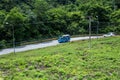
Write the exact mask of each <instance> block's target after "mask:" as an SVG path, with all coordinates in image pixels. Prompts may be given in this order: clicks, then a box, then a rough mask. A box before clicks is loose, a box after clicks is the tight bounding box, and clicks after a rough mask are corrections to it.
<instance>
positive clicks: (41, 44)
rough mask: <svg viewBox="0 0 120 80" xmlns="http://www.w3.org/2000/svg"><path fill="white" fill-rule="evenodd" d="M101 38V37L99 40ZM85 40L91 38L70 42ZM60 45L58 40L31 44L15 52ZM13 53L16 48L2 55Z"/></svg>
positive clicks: (18, 48)
mask: <svg viewBox="0 0 120 80" xmlns="http://www.w3.org/2000/svg"><path fill="white" fill-rule="evenodd" d="M100 37H101V36H99V38H100ZM91 38H97V36H92V37H91ZM85 39H89V37H88V36H87V37H75V38H71V40H70V41H77V40H85ZM58 44H60V43H58V41H57V40H53V41H49V42H43V43H37V44H29V45H25V46H19V47H16V48H15V52H22V51H28V50H33V49H38V48H44V47H48V46H55V45H58ZM12 52H14V48H7V49H3V50H1V51H0V55H2V54H8V53H12Z"/></svg>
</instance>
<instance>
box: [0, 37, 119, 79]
mask: <svg viewBox="0 0 120 80" xmlns="http://www.w3.org/2000/svg"><path fill="white" fill-rule="evenodd" d="M88 42H89V41H88V40H83V41H76V42H68V43H64V44H60V45H57V46H53V47H47V48H43V49H37V50H31V51H26V52H20V53H16V54H15V55H14V54H13V53H11V54H7V55H1V56H0V79H3V80H119V79H120V76H119V75H120V36H115V37H108V38H100V39H93V40H92V48H91V49H89V48H88V45H89V43H88Z"/></svg>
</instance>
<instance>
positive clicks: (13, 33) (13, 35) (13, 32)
mask: <svg viewBox="0 0 120 80" xmlns="http://www.w3.org/2000/svg"><path fill="white" fill-rule="evenodd" d="M5 24H7V25H8V24H9V23H8V22H6V23H5ZM11 26H12V38H13V53H14V54H15V30H14V26H13V25H11Z"/></svg>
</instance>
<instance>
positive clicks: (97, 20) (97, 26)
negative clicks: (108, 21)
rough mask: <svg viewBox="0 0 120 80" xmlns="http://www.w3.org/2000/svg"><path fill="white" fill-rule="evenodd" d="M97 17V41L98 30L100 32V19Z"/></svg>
mask: <svg viewBox="0 0 120 80" xmlns="http://www.w3.org/2000/svg"><path fill="white" fill-rule="evenodd" d="M96 17H97V39H98V30H99V19H98V16H96Z"/></svg>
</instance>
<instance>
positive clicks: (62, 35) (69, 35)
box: [62, 34, 70, 37]
mask: <svg viewBox="0 0 120 80" xmlns="http://www.w3.org/2000/svg"><path fill="white" fill-rule="evenodd" d="M62 36H63V37H64V36H70V35H69V34H66V35H62Z"/></svg>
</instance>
